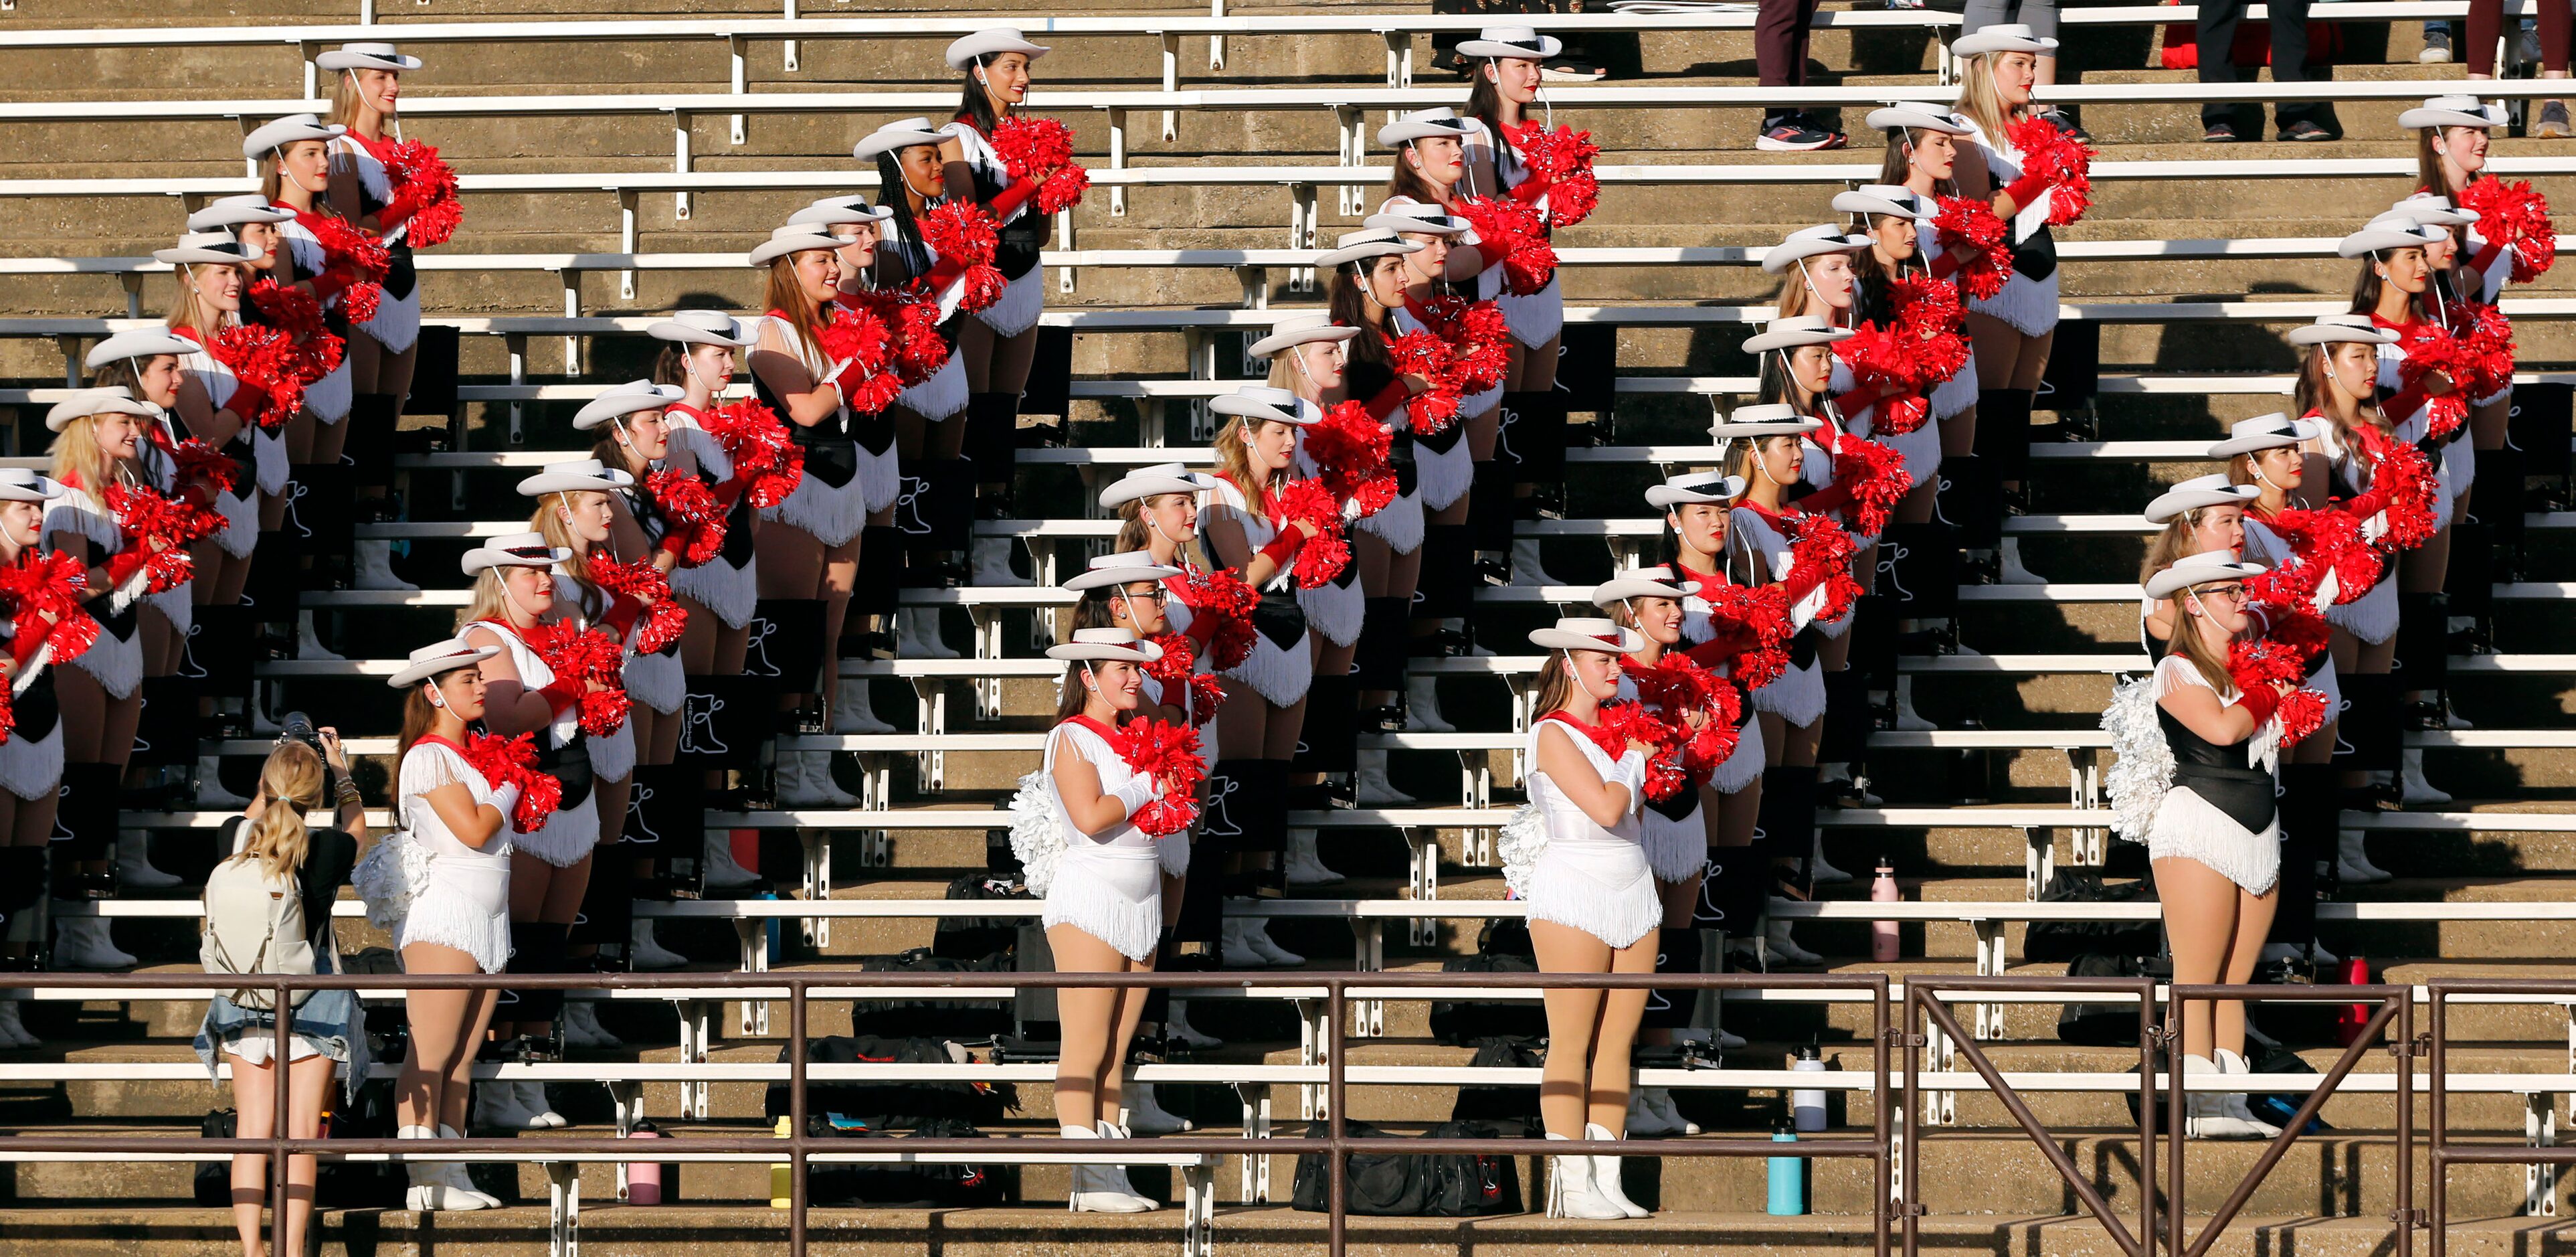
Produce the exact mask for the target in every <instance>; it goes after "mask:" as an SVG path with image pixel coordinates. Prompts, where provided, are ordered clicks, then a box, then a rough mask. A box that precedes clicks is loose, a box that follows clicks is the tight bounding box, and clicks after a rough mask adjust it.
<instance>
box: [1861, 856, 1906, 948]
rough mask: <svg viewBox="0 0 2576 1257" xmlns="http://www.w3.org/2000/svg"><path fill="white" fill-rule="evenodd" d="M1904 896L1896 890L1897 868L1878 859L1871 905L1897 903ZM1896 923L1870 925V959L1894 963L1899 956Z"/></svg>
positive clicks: (1886, 922)
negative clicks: (1876, 878) (1897, 955)
mask: <svg viewBox="0 0 2576 1257" xmlns="http://www.w3.org/2000/svg"><path fill="white" fill-rule="evenodd" d="M1903 898H1904V896H1903V895H1902V894H1900V893H1898V891H1897V889H1896V868H1895V866H1894V865H1891V864H1889V863H1888V861H1887V857H1886V856H1880V857H1879V858H1878V880H1876V881H1873V882H1871V883H1870V884H1869V901H1870V902H1871V903H1896V902H1898V901H1899V900H1901V899H1903ZM1897 950H1898V949H1897V942H1896V922H1894V921H1872V922H1870V923H1869V958H1870V959H1872V960H1875V961H1877V962H1879V963H1881V964H1887V963H1890V962H1893V961H1894V960H1895V959H1896V954H1897Z"/></svg>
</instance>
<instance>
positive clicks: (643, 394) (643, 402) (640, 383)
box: [572, 380, 688, 432]
mask: <svg viewBox="0 0 2576 1257" xmlns="http://www.w3.org/2000/svg"><path fill="white" fill-rule="evenodd" d="M686 396H688V393H687V392H686V391H684V390H682V389H681V388H680V387H679V386H677V385H673V384H655V383H653V382H652V381H650V380H629V381H627V382H626V383H624V384H616V385H611V386H610V387H609V388H608V390H607V391H605V392H603V393H601V394H600V395H599V396H597V397H594V398H591V399H590V400H589V401H588V402H587V403H584V404H583V406H582V408H581V411H580V413H578V414H575V415H574V416H573V417H572V426H573V428H574V430H576V431H580V432H588V431H590V430H591V429H593V428H596V427H598V426H599V425H601V424H603V423H606V422H608V421H609V420H611V419H622V418H625V417H626V416H628V415H631V414H634V413H635V412H636V411H639V410H660V409H661V408H663V407H665V406H668V405H670V404H671V403H673V402H676V401H678V400H680V399H681V398H683V397H686Z"/></svg>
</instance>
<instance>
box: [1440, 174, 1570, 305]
mask: <svg viewBox="0 0 2576 1257" xmlns="http://www.w3.org/2000/svg"><path fill="white" fill-rule="evenodd" d="M1451 208H1452V209H1454V210H1455V211H1456V213H1457V214H1458V216H1459V217H1461V218H1464V219H1466V220H1467V221H1468V223H1470V224H1471V225H1473V226H1474V227H1475V229H1476V239H1477V240H1478V241H1479V242H1480V243H1479V245H1478V246H1477V247H1478V249H1479V250H1480V251H1482V252H1483V253H1485V254H1486V255H1487V256H1489V257H1490V256H1494V255H1496V254H1499V255H1500V256H1501V258H1502V267H1503V283H1504V285H1505V286H1507V287H1509V288H1510V289H1511V290H1512V291H1513V292H1514V293H1516V294H1518V295H1520V296H1524V297H1526V296H1529V295H1531V294H1533V293H1536V292H1538V291H1539V290H1540V289H1543V288H1545V287H1547V284H1548V281H1549V280H1551V279H1554V278H1556V249H1555V247H1554V246H1552V245H1550V244H1549V243H1548V242H1547V224H1546V223H1545V222H1542V221H1541V220H1540V219H1539V216H1538V211H1536V210H1534V209H1531V208H1530V207H1529V206H1526V205H1523V204H1521V203H1520V202H1518V201H1515V200H1512V199H1510V198H1509V197H1491V196H1470V197H1463V198H1461V199H1460V200H1459V201H1458V203H1457V204H1456V205H1455V206H1452V207H1451Z"/></svg>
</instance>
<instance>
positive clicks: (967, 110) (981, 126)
mask: <svg viewBox="0 0 2576 1257" xmlns="http://www.w3.org/2000/svg"><path fill="white" fill-rule="evenodd" d="M983 68H984V58H982V57H977V58H975V59H974V60H973V61H970V62H967V63H966V88H965V90H964V91H962V92H960V93H959V94H958V97H957V116H958V117H960V118H963V119H965V120H966V121H968V122H972V123H974V124H975V129H976V130H978V131H981V132H983V133H984V134H985V135H986V136H990V135H992V134H993V128H994V127H997V126H1000V125H1001V122H1002V119H1001V117H1000V115H997V114H995V113H994V112H993V97H992V95H991V94H990V93H988V92H986V91H985V90H984V85H983V84H982V83H981V82H978V81H977V80H976V78H975V72H976V71H977V70H980V69H983Z"/></svg>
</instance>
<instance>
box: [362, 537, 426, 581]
mask: <svg viewBox="0 0 2576 1257" xmlns="http://www.w3.org/2000/svg"><path fill="white" fill-rule="evenodd" d="M350 557H351V558H353V559H355V560H356V561H357V570H356V571H355V573H353V574H352V576H351V578H350V582H349V583H350V584H351V585H352V586H354V587H356V588H359V589H395V590H404V591H409V590H415V589H418V588H420V586H418V585H415V584H412V583H411V582H410V581H407V580H404V579H403V578H401V577H399V576H396V575H394V569H393V557H394V543H392V542H390V541H360V542H358V543H356V544H355V546H354V547H353V548H352V550H351V551H350Z"/></svg>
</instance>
